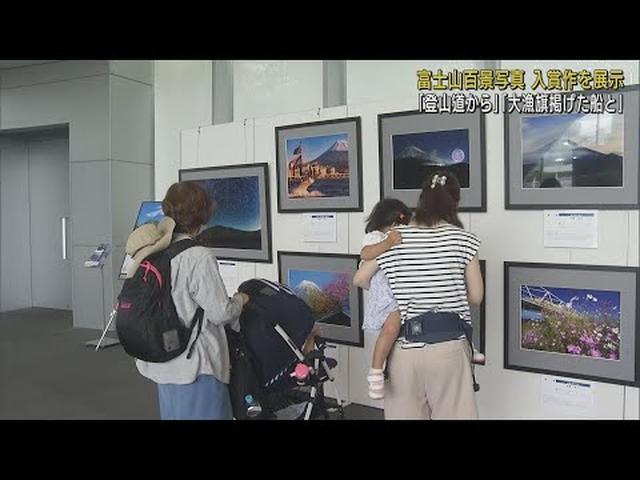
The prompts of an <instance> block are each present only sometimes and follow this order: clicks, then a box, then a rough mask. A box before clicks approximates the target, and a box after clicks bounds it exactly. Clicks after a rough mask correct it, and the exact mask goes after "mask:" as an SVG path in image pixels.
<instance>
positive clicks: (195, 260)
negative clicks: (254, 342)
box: [127, 182, 249, 420]
mask: <svg viewBox="0 0 640 480" xmlns="http://www.w3.org/2000/svg"><path fill="white" fill-rule="evenodd" d="M213 209H214V205H213V203H212V201H211V199H210V198H209V195H207V193H206V191H205V190H204V189H202V188H201V187H200V186H199V185H198V184H197V183H195V182H180V183H174V184H173V185H171V187H170V188H169V190H168V191H167V194H166V196H165V198H164V200H163V201H162V210H163V212H164V214H165V216H166V217H168V218H165V219H164V220H163V221H162V222H161V223H160V224H159V225H157V226H156V225H153V224H151V225H144V226H143V227H144V228H143V227H141V228H139V229H137V230H135V231H134V232H133V233H132V234H131V236H130V238H129V241H128V242H127V251H128V252H130V253H131V254H132V255H133V254H134V253H135V252H136V251H141V249H140V246H144V248H146V249H147V250H146V255H147V256H148V255H149V254H151V253H155V252H158V251H160V250H163V248H165V247H167V246H169V249H170V250H171V249H172V248H173V251H174V253H175V252H176V251H177V252H179V253H177V254H176V255H175V256H173V257H172V258H171V260H170V265H171V267H170V271H171V279H170V280H171V298H172V300H173V303H174V304H175V311H176V313H177V316H178V317H179V319H180V320H182V322H184V324H185V326H186V327H188V328H193V330H192V331H191V337H190V339H189V344H188V345H189V347H191V348H187V349H186V350H184V351H183V352H182V353H181V354H180V355H178V356H177V357H175V358H172V359H171V360H168V361H163V362H148V361H143V360H140V359H136V366H137V368H138V371H139V372H140V373H141V374H142V375H143V376H145V377H146V378H148V379H150V380H152V381H153V382H155V383H157V384H158V394H159V401H160V417H161V419H163V420H231V419H232V418H233V415H232V411H231V401H230V398H229V390H228V383H229V375H230V360H229V349H228V346H227V338H226V334H225V329H224V327H225V325H227V324H232V325H233V326H234V327H235V328H236V329H237V328H238V324H237V323H236V322H237V320H238V318H239V316H240V313H241V312H242V308H243V306H244V305H245V304H246V303H247V302H248V301H249V297H248V296H247V295H246V294H244V293H236V294H234V295H233V297H231V298H229V296H228V295H227V291H226V288H225V285H224V283H223V281H222V277H221V276H220V272H219V271H218V264H217V260H216V257H215V256H214V254H213V249H210V248H207V247H203V246H199V245H195V246H194V245H193V244H192V243H191V244H188V248H184V247H185V246H187V243H188V242H187V243H184V242H183V241H185V240H189V239H191V240H193V239H194V237H196V236H197V235H198V234H199V233H200V231H201V230H202V227H203V226H204V225H205V224H206V223H207V222H208V220H209V218H210V217H211V214H212V213H213ZM174 224H175V228H171V227H172V226H173V225H174ZM167 225H169V226H168V227H167ZM154 229H155V230H154ZM179 242H183V243H182V245H181V246H182V248H178V249H176V248H174V247H176V246H177V245H176V244H178V243H179ZM169 244H170V245H169ZM133 256H134V260H136V264H135V265H134V267H133V268H132V269H131V270H130V271H129V277H131V276H132V275H133V274H134V273H135V269H136V268H144V267H145V264H144V263H143V265H142V267H140V266H138V265H139V264H140V261H141V260H142V258H140V255H137V256H136V255H133ZM147 268H151V267H149V266H148V265H147ZM147 273H148V272H147ZM151 273H152V274H153V273H154V272H153V271H152V272H151ZM200 309H202V311H203V312H204V314H203V316H202V317H201V318H202V320H201V325H200V322H197V323H198V325H195V323H196V317H197V316H198V314H199V312H200V311H201V310H200Z"/></svg>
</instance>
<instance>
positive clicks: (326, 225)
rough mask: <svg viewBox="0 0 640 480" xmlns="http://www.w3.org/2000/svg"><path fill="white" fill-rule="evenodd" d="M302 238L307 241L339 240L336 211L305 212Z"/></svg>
mask: <svg viewBox="0 0 640 480" xmlns="http://www.w3.org/2000/svg"><path fill="white" fill-rule="evenodd" d="M302 215H303V216H302V218H303V228H302V238H303V241H305V242H334V243H335V242H337V241H338V222H337V216H336V213H335V212H334V213H303V214H302Z"/></svg>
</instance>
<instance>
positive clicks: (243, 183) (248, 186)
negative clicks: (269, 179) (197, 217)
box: [198, 176, 261, 232]
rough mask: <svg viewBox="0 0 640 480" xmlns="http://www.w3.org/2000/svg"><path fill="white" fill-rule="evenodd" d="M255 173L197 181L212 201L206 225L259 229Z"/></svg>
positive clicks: (258, 193)
mask: <svg viewBox="0 0 640 480" xmlns="http://www.w3.org/2000/svg"><path fill="white" fill-rule="evenodd" d="M258 180H259V179H258V176H249V177H228V178H211V179H208V180H199V181H198V183H199V184H200V186H201V187H202V188H204V189H205V190H206V191H207V193H208V194H209V195H210V196H211V198H213V199H214V200H215V202H216V208H215V210H214V212H213V216H212V217H211V218H210V219H209V222H208V223H207V228H208V227H215V226H223V227H229V228H234V229H236V230H244V231H247V232H253V231H257V230H260V228H261V222H260V187H259V181H258Z"/></svg>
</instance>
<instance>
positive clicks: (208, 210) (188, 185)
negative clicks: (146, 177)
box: [162, 182, 215, 233]
mask: <svg viewBox="0 0 640 480" xmlns="http://www.w3.org/2000/svg"><path fill="white" fill-rule="evenodd" d="M214 207H215V205H214V204H213V201H212V200H211V198H210V197H209V195H208V194H207V192H206V191H205V190H204V189H203V188H202V187H201V186H200V185H198V184H197V183H196V182H178V183H174V184H173V185H171V186H170V187H169V190H167V194H166V195H165V197H164V200H162V211H163V212H164V214H165V215H166V216H167V217H171V218H173V220H174V221H175V222H176V228H175V232H176V233H192V232H194V231H196V230H197V229H198V228H200V227H201V226H202V225H204V224H206V223H207V222H208V221H209V218H211V215H212V214H213V209H214Z"/></svg>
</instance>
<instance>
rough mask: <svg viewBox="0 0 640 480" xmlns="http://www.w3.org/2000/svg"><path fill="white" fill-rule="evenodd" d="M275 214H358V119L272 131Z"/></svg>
mask: <svg viewBox="0 0 640 480" xmlns="http://www.w3.org/2000/svg"><path fill="white" fill-rule="evenodd" d="M275 133H276V168H277V172H278V212H279V213H289V212H323V211H324V212H327V211H329V212H361V211H362V155H361V151H360V117H352V118H340V119H336V120H322V121H319V122H310V123H299V124H295V125H285V126H278V127H275Z"/></svg>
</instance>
